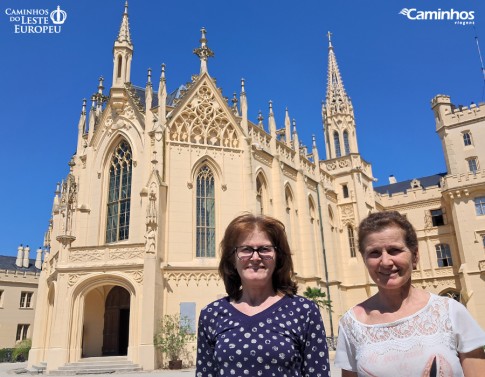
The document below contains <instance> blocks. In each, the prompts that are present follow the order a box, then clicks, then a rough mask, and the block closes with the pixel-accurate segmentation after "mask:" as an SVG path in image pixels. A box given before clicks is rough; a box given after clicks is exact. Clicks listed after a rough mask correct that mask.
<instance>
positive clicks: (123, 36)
mask: <svg viewBox="0 0 485 377" xmlns="http://www.w3.org/2000/svg"><path fill="white" fill-rule="evenodd" d="M117 40H118V42H127V43H128V44H129V45H131V44H132V43H131V35H130V23H129V21H128V0H126V2H125V11H124V12H123V18H122V19H121V26H120V32H119V33H118V39H117Z"/></svg>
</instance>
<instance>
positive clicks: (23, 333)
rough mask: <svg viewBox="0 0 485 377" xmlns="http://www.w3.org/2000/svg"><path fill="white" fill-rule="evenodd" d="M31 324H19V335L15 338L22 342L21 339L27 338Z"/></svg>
mask: <svg viewBox="0 0 485 377" xmlns="http://www.w3.org/2000/svg"><path fill="white" fill-rule="evenodd" d="M29 326H30V325H25V324H21V325H17V336H16V337H15V340H16V341H17V342H20V341H21V340H25V339H27V333H28V331H29Z"/></svg>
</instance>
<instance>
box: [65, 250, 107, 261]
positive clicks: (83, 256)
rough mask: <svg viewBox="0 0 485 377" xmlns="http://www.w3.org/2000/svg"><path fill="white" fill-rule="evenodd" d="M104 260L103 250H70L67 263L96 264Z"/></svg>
mask: <svg viewBox="0 0 485 377" xmlns="http://www.w3.org/2000/svg"><path fill="white" fill-rule="evenodd" d="M103 259H104V250H70V252H69V262H97V261H102V260H103Z"/></svg>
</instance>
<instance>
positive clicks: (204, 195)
mask: <svg viewBox="0 0 485 377" xmlns="http://www.w3.org/2000/svg"><path fill="white" fill-rule="evenodd" d="M196 195H197V198H196V201H197V203H196V222H197V224H196V256H197V257H198V258H214V257H215V256H216V241H215V240H216V227H215V223H216V221H215V218H216V213H215V194H214V174H213V173H212V170H211V169H209V167H208V166H207V165H204V166H203V167H202V168H200V170H199V173H198V174H197V194H196Z"/></svg>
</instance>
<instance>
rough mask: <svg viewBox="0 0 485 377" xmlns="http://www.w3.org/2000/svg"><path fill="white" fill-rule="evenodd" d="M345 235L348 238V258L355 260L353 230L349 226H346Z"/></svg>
mask: <svg viewBox="0 0 485 377" xmlns="http://www.w3.org/2000/svg"><path fill="white" fill-rule="evenodd" d="M347 235H348V236H349V247H350V257H351V258H355V257H356V255H357V254H356V253H355V237H354V229H352V227H351V226H350V225H349V226H347Z"/></svg>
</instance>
